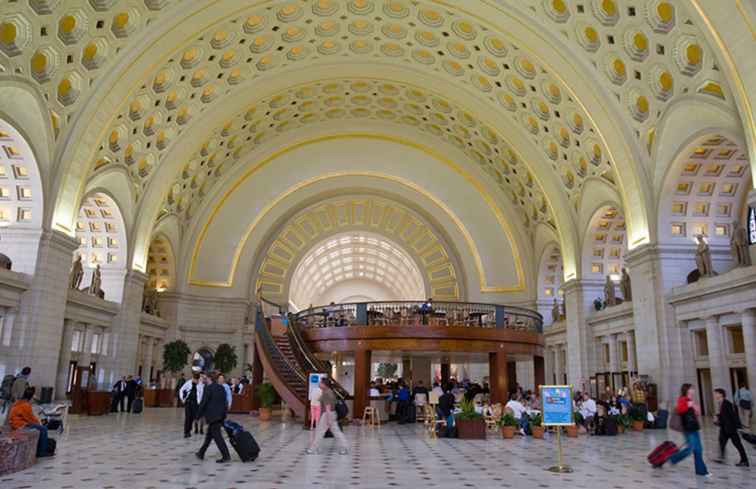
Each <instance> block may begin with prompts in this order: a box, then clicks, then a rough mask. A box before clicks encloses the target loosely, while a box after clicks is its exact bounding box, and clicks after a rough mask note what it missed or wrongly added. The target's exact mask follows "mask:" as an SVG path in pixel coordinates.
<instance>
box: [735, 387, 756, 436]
mask: <svg viewBox="0 0 756 489" xmlns="http://www.w3.org/2000/svg"><path fill="white" fill-rule="evenodd" d="M735 404H736V405H737V407H738V408H739V409H740V424H742V425H743V427H744V428H746V429H750V428H751V413H752V412H753V394H751V391H750V390H749V389H748V387H746V385H745V382H741V383H740V387H739V388H738V390H737V392H735Z"/></svg>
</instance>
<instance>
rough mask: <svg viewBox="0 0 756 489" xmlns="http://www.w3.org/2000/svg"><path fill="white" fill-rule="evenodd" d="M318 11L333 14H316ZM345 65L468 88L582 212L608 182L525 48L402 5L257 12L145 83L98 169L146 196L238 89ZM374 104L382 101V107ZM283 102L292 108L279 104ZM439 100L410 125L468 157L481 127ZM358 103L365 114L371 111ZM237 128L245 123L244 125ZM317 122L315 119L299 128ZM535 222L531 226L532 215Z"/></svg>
mask: <svg viewBox="0 0 756 489" xmlns="http://www.w3.org/2000/svg"><path fill="white" fill-rule="evenodd" d="M321 3H324V4H328V5H329V7H328V8H327V9H324V8H321V7H322V5H321ZM381 5H382V8H381ZM345 57H348V58H350V59H355V60H360V59H371V60H375V59H376V58H378V59H380V60H381V61H383V62H392V61H394V60H402V61H404V62H407V63H409V64H411V65H413V66H414V67H415V68H416V69H420V70H423V71H429V72H431V73H433V76H434V77H438V76H443V77H445V78H446V79H447V80H448V81H450V82H452V83H462V84H463V85H465V86H466V87H472V88H473V89H474V90H475V91H476V92H477V93H478V94H479V95H480V96H482V97H485V98H487V99H488V100H489V101H490V102H492V103H495V104H497V106H498V107H499V108H500V109H499V110H501V111H502V113H507V114H509V115H510V116H511V117H512V119H513V120H514V122H515V123H516V124H519V125H521V126H523V127H524V128H525V129H526V131H527V132H528V133H529V134H530V135H531V141H532V143H533V144H535V145H536V146H537V147H539V148H540V149H541V151H542V154H544V155H545V156H546V158H547V159H548V161H550V162H551V165H552V169H553V171H554V172H556V173H557V174H558V175H559V176H560V178H561V180H562V182H563V188H564V190H565V192H567V194H568V195H569V196H570V197H572V202H573V203H576V202H577V201H578V195H579V192H580V187H581V182H582V179H583V178H584V177H586V176H589V175H593V174H595V173H596V172H598V173H599V174H603V173H606V174H609V175H610V174H611V172H610V163H609V162H608V160H607V154H608V152H607V151H606V148H605V147H604V146H603V144H602V143H601V142H600V141H599V139H598V138H597V137H596V132H595V129H594V128H593V127H591V125H590V123H589V122H588V121H589V118H588V117H587V115H586V114H585V112H584V111H583V110H582V109H581V108H580V107H579V106H578V105H577V104H575V103H574V101H573V100H572V99H571V97H570V96H569V94H568V93H569V91H568V90H567V89H566V87H565V86H564V85H562V84H561V82H559V81H558V80H557V79H555V78H554V77H553V76H551V75H550V74H549V72H548V70H547V68H546V67H544V66H541V65H539V64H538V63H537V62H535V61H534V60H533V59H532V58H531V57H529V56H528V55H527V54H526V53H525V52H524V51H523V50H522V47H521V46H518V45H517V44H515V43H514V42H512V41H510V40H509V39H507V38H506V37H505V36H504V35H503V34H493V33H490V32H488V31H487V29H486V28H485V27H484V26H481V25H479V24H477V23H475V22H474V21H472V20H470V19H467V18H465V17H464V16H460V15H455V14H453V13H451V12H444V11H442V10H438V9H436V8H435V7H433V6H430V5H421V6H418V7H415V6H413V5H410V4H409V3H405V2H401V1H389V2H386V3H384V4H381V3H380V2H371V1H367V0H366V1H365V2H359V1H357V2H346V3H345V4H339V3H338V2H314V3H312V4H311V8H309V7H308V6H306V5H299V4H294V3H286V4H283V5H282V6H279V7H276V8H273V9H261V8H258V9H256V10H255V9H251V10H250V11H249V12H245V14H244V15H239V16H238V17H236V18H234V19H232V20H231V21H227V22H226V23H225V24H223V25H219V26H215V27H213V28H212V29H210V30H208V31H207V32H205V33H203V34H202V35H199V36H198V37H197V39H196V40H195V41H194V42H193V43H192V44H190V45H189V46H187V47H183V48H182V49H180V50H178V51H176V52H175V53H174V55H173V56H172V57H171V59H170V60H169V62H168V63H166V65H165V66H163V67H162V68H161V70H159V71H156V72H155V73H153V74H152V75H151V76H150V77H149V78H147V79H145V80H144V81H143V88H142V89H141V90H138V91H137V93H136V94H135V95H134V96H133V97H132V98H131V99H130V100H129V101H128V103H127V104H124V105H123V109H122V112H121V113H120V114H119V116H118V118H117V120H116V121H115V122H114V124H112V125H111V127H110V128H109V129H108V130H107V131H106V140H103V141H102V144H100V145H99V148H100V149H99V150H98V152H97V156H96V158H95V160H96V162H95V169H98V168H104V167H107V166H108V165H112V164H119V165H125V166H126V167H127V168H128V169H129V171H130V173H131V174H132V176H133V180H134V185H135V187H136V188H137V189H143V188H144V187H146V185H148V184H149V181H150V177H151V175H152V174H153V171H154V168H155V166H156V165H158V164H159V162H160V158H161V153H163V152H164V151H165V149H166V148H167V147H168V146H169V145H170V144H171V142H172V140H173V139H175V138H176V137H179V136H180V134H181V133H182V132H183V130H184V127H185V126H186V125H187V124H189V123H191V121H192V119H193V118H196V119H197V120H200V119H201V118H202V113H203V112H205V111H206V110H207V108H208V107H209V106H211V104H212V103H213V102H214V101H215V100H217V99H218V98H219V97H222V96H223V95H225V94H230V93H233V91H234V90H235V89H236V88H235V87H243V86H246V84H245V83H243V82H250V81H253V80H254V79H256V78H258V77H260V76H262V75H264V74H268V73H271V72H274V71H275V70H281V69H284V68H286V67H288V66H295V65H296V64H297V63H330V62H333V61H335V60H339V61H341V60H342V59H344V58H345ZM336 91H339V90H338V89H337V90H336ZM395 91H396V90H395ZM352 94H353V92H352V93H350V92H349V90H348V89H347V90H346V91H345V92H344V91H342V93H340V94H336V93H334V95H341V96H342V97H348V96H349V95H352ZM373 94H374V95H373ZM391 95H398V93H395V94H392V93H379V92H377V91H373V92H372V93H368V94H367V96H368V97H371V96H372V97H374V98H376V99H377V100H375V101H374V102H377V103H378V104H381V103H383V107H382V108H379V110H378V111H375V113H372V114H368V113H367V112H366V111H362V110H360V111H350V112H346V111H343V110H342V111H339V110H336V109H337V107H335V106H336V105H339V104H338V102H339V100H338V97H335V96H334V97H329V96H328V93H327V92H326V93H324V94H322V96H323V97H324V98H326V99H327V100H323V101H322V102H324V104H323V108H324V110H325V109H328V103H331V104H333V105H334V106H333V107H331V108H332V109H334V110H331V111H330V112H329V111H327V110H325V112H327V115H326V116H327V117H331V118H333V117H348V118H359V117H368V116H370V115H372V116H377V117H381V116H382V115H384V116H391V114H388V112H387V111H390V110H392V109H396V108H398V107H394V105H397V104H396V100H392V99H391ZM379 96H383V97H384V98H383V99H378V97H379ZM290 98H292V97H290V94H281V95H278V96H277V97H273V98H272V99H271V100H270V101H265V102H263V103H268V104H270V105H271V106H272V107H271V110H270V111H266V112H260V114H264V115H265V116H269V117H271V119H272V120H270V121H267V122H266V125H267V126H268V127H267V128H265V129H275V130H277V131H281V130H284V129H285V128H286V127H287V126H289V125H293V124H291V123H292V122H296V121H293V120H288V118H289V117H292V116H293V113H292V112H291V108H288V110H287V109H285V108H284V107H283V105H284V104H285V103H286V104H288V103H290V101H289V100H288V99H290ZM300 98H301V97H300ZM310 98H312V96H310ZM284 99H286V102H283V101H282V100H284ZM439 100H440V105H441V106H439V105H436V106H429V107H428V108H427V109H424V107H422V105H420V106H417V107H416V108H415V109H414V116H413V115H412V114H411V113H410V115H411V116H413V117H414V118H415V120H414V123H415V124H421V123H423V122H427V124H424V126H425V127H427V128H428V129H429V130H430V131H432V132H436V133H438V134H441V133H442V132H443V131H444V129H445V128H444V127H443V125H444V123H446V124H447V125H452V124H456V126H457V127H458V128H459V129H458V130H457V131H456V133H457V134H456V137H458V138H459V139H458V140H459V142H460V145H462V146H465V145H466V142H465V141H464V139H465V138H466V137H467V134H466V132H467V129H466V127H468V128H469V127H471V126H472V125H473V121H472V120H471V119H474V115H471V114H462V115H461V117H459V120H457V119H451V120H450V118H449V116H451V117H454V115H452V114H451V112H452V107H449V106H448V104H446V103H445V101H444V100H443V99H442V98H441V99H439ZM350 101H351V100H350ZM316 102H317V101H316ZM363 103H368V104H369V102H367V101H366V100H365V99H363ZM313 104H314V102H311V105H312V106H311V107H310V108H309V110H310V111H313V112H314V111H316V110H317V109H319V108H320V107H318V106H316V105H313ZM402 108H405V107H402ZM410 110H412V109H410ZM426 110H427V111H433V112H436V114H437V115H440V116H441V117H442V119H441V120H436V121H434V120H433V119H432V118H430V119H429V120H428V121H422V119H421V118H420V117H418V115H422V112H425V111H426ZM286 112H290V114H288V115H287V114H286ZM342 113H343V114H342ZM338 114H342V115H338ZM356 114H358V115H356ZM244 115H245V116H247V117H248V118H250V121H251V122H255V124H254V125H251V124H247V126H248V127H251V128H252V129H253V130H254V131H255V132H257V133H256V134H253V140H254V142H255V143H259V142H261V141H263V140H264V138H265V135H264V134H261V133H262V132H263V131H259V132H258V131H257V130H258V129H261V128H260V127H259V125H260V124H259V121H255V120H254V119H252V118H253V117H255V115H254V114H249V113H245V114H244ZM431 115H433V114H431ZM437 115H436V116H437ZM456 115H457V116H459V114H456ZM394 116H395V117H396V112H395V114H394ZM257 117H259V116H257ZM236 118H237V119H240V118H241V115H237V117H236ZM317 118H318V116H317V115H315V116H308V117H304V118H303V119H304V120H310V121H311V120H313V119H317ZM397 118H399V117H397ZM276 119H278V120H276ZM408 121H412V119H411V118H405V119H404V120H403V121H402V122H408ZM233 123H234V121H233V119H231V118H230V119H229V120H228V121H227V122H226V123H225V124H224V125H223V127H222V128H218V129H217V130H216V131H215V132H216V134H218V133H221V134H222V135H223V134H225V135H227V136H228V137H229V138H230V139H234V143H236V144H240V141H239V139H241V138H239V137H238V136H236V138H234V136H235V135H236V134H235V132H236V131H238V127H239V126H240V125H245V124H237V125H236V127H235V126H234V124H233ZM409 123H412V122H409ZM271 125H272V126H271ZM434 126H435V127H434ZM492 131H495V130H494V129H491V128H489V134H490V133H491V132H492ZM269 132H272V133H274V131H269ZM492 136H493V137H489V142H488V143H486V142H485V141H483V146H482V147H477V148H472V149H473V150H474V151H475V152H477V153H478V154H477V155H475V156H474V159H476V160H478V161H480V160H485V159H488V160H489V162H490V161H492V157H493V156H496V155H495V154H493V152H492V151H491V148H490V144H491V141H490V140H491V139H499V138H498V137H496V136H495V134H494V135H492ZM242 140H243V139H242ZM211 143H212V141H211ZM216 144H217V142H216ZM218 146H220V145H219V144H218ZM466 149H467V148H466ZM226 153H227V154H228V155H229V156H230V155H231V154H232V152H228V151H226ZM487 153H489V154H487ZM217 158H220V159H221V162H219V163H216V164H222V162H223V160H224V159H225V156H224V155H223V152H221V153H220V155H216V159H217ZM594 168H595V170H594ZM193 176H194V175H192V177H193ZM524 177H525V178H526V179H527V180H531V182H530V183H529V184H528V186H531V187H532V186H533V183H532V176H528V175H524ZM500 180H501V179H500ZM195 185H196V183H195ZM515 191H516V192H517V193H518V194H520V200H523V198H524V197H530V196H525V191H524V188H516V189H515ZM531 198H532V199H533V201H534V202H535V206H536V207H543V205H542V204H543V202H538V199H537V198H533V197H531ZM529 214H530V215H531V218H535V217H536V215H534V214H537V213H534V212H531V213H529Z"/></svg>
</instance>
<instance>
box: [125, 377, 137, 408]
mask: <svg viewBox="0 0 756 489" xmlns="http://www.w3.org/2000/svg"><path fill="white" fill-rule="evenodd" d="M136 391H137V383H136V380H134V377H132V376H131V375H129V376H128V377H127V378H126V387H125V388H124V389H123V393H122V394H121V395H122V396H126V412H127V413H130V412H131V405H132V404H133V403H134V397H136Z"/></svg>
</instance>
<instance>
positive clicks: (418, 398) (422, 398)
mask: <svg viewBox="0 0 756 489" xmlns="http://www.w3.org/2000/svg"><path fill="white" fill-rule="evenodd" d="M426 404H428V395H427V394H415V419H417V420H418V421H425V405H426ZM418 408H419V410H420V413H417V411H418Z"/></svg>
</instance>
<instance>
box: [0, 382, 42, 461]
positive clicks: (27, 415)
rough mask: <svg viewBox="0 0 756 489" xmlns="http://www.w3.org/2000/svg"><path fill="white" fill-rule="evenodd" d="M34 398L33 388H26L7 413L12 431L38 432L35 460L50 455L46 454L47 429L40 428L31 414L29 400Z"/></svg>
mask: <svg viewBox="0 0 756 489" xmlns="http://www.w3.org/2000/svg"><path fill="white" fill-rule="evenodd" d="M33 397H34V387H27V388H26V390H25V391H24V395H23V397H22V398H21V399H19V400H18V401H16V402H14V403H13V406H11V409H10V412H9V413H8V423H9V424H10V427H11V429H12V430H21V429H25V430H30V429H32V430H37V431H39V441H37V458H40V457H49V456H51V455H52V453H50V452H48V438H47V427H46V426H42V423H41V422H40V421H39V418H37V417H36V416H34V413H33V412H32V405H31V400H32V398H33Z"/></svg>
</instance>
